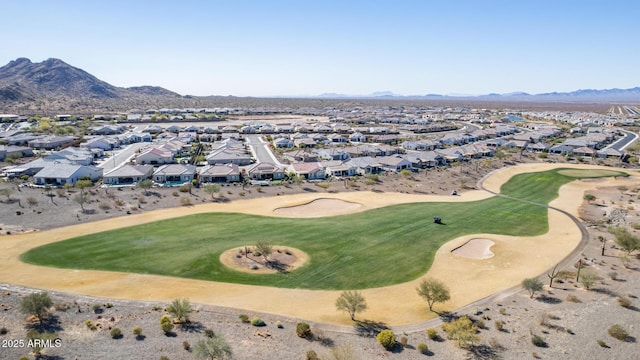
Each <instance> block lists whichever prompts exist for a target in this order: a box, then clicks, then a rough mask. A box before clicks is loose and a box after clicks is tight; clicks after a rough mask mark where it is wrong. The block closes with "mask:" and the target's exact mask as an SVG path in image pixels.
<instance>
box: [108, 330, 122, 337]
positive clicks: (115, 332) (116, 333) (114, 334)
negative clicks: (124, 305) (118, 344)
mask: <svg viewBox="0 0 640 360" xmlns="http://www.w3.org/2000/svg"><path fill="white" fill-rule="evenodd" d="M109 335H111V337H112V338H113V339H120V338H121V337H122V330H120V328H113V329H111V332H110V333H109Z"/></svg>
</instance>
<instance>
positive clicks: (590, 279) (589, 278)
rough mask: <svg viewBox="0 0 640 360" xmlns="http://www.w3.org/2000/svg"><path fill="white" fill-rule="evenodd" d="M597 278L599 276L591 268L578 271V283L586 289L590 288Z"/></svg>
mask: <svg viewBox="0 0 640 360" xmlns="http://www.w3.org/2000/svg"><path fill="white" fill-rule="evenodd" d="M597 280H599V277H598V275H597V274H596V273H595V272H594V271H592V270H583V271H582V273H580V283H581V284H582V286H584V288H585V289H587V290H589V289H591V288H592V287H593V285H595V284H596V281H597Z"/></svg>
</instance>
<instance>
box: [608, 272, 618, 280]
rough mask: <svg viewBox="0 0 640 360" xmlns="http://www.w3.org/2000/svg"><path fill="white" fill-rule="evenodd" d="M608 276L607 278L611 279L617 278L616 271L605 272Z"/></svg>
mask: <svg viewBox="0 0 640 360" xmlns="http://www.w3.org/2000/svg"><path fill="white" fill-rule="evenodd" d="M607 275H608V276H609V278H610V279H611V280H617V279H618V273H617V272H615V271H611V272H610V273H608V274H607Z"/></svg>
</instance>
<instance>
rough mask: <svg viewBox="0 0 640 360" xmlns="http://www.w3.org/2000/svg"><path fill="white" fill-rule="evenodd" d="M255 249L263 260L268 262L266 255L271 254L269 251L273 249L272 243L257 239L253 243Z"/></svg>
mask: <svg viewBox="0 0 640 360" xmlns="http://www.w3.org/2000/svg"><path fill="white" fill-rule="evenodd" d="M255 248H256V250H257V251H258V252H259V253H260V255H262V257H263V258H264V261H265V262H268V261H269V260H268V257H269V255H271V252H272V251H273V245H271V243H268V242H266V241H258V242H257V243H256V245H255Z"/></svg>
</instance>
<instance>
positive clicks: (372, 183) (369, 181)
mask: <svg viewBox="0 0 640 360" xmlns="http://www.w3.org/2000/svg"><path fill="white" fill-rule="evenodd" d="M375 183H376V182H375V181H374V180H371V179H364V184H365V185H367V186H371V185H374V184H375Z"/></svg>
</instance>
